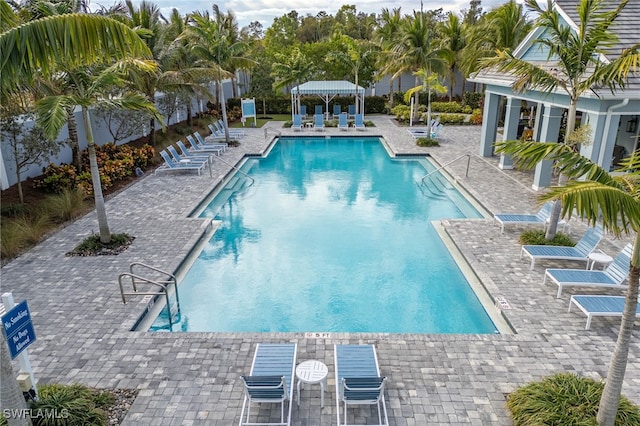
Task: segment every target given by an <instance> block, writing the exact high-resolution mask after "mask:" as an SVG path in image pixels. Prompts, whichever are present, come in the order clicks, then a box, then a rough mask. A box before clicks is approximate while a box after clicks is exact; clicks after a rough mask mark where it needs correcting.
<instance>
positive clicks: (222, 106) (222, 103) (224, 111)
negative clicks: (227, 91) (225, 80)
mask: <svg viewBox="0 0 640 426" xmlns="http://www.w3.org/2000/svg"><path fill="white" fill-rule="evenodd" d="M216 85H217V86H218V90H217V91H216V92H217V93H218V99H220V109H222V122H223V123H224V140H225V141H226V142H227V143H229V123H228V122H227V104H226V102H225V100H224V89H223V88H222V81H221V80H218V81H217V82H216Z"/></svg>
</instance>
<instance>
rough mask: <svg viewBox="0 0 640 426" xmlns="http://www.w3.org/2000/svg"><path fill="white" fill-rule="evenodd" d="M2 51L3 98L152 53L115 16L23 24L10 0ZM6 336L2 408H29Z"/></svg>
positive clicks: (1, 11) (2, 14) (0, 37)
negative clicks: (57, 76)
mask: <svg viewBox="0 0 640 426" xmlns="http://www.w3.org/2000/svg"><path fill="white" fill-rule="evenodd" d="M0 52H2V55H3V60H2V62H1V63H0V75H1V76H2V78H0V95H1V96H2V97H3V99H6V98H5V96H7V95H8V94H10V93H15V92H20V91H22V90H24V88H25V87H29V84H30V83H31V82H33V77H34V76H35V75H37V74H39V75H40V76H45V77H46V76H50V75H52V74H53V73H55V72H56V71H57V68H58V65H59V64H60V63H65V64H67V65H69V64H73V65H76V66H80V65H89V64H95V63H110V62H111V61H113V60H114V59H115V58H125V57H148V56H149V55H150V52H149V50H148V49H147V47H146V45H145V44H144V43H143V42H142V40H141V39H140V37H138V35H137V34H136V33H135V32H134V31H133V30H131V29H130V28H128V27H127V26H125V25H123V24H121V23H119V22H117V21H114V20H112V19H109V18H105V17H101V16H94V15H84V14H70V15H59V16H53V17H49V18H46V19H37V20H33V21H30V22H27V23H22V22H21V21H20V18H19V17H18V15H17V14H16V13H15V12H14V11H13V9H12V8H11V6H9V4H8V3H7V2H6V1H5V0H0ZM56 136H57V135H56ZM0 340H1V341H0V352H1V355H2V357H1V361H0V372H1V373H2V386H1V388H2V392H0V394H1V396H0V403H1V405H2V407H10V408H18V409H20V408H26V404H25V403H24V398H23V396H22V393H21V392H20V388H19V387H18V384H17V382H16V381H15V380H11V379H9V380H7V379H8V378H9V377H14V375H13V368H12V366H11V359H10V357H9V354H8V350H7V346H6V343H5V341H4V335H3V338H2V339H0ZM9 421H10V422H11V423H14V424H29V423H30V422H29V421H28V420H25V421H24V422H22V423H15V419H12V420H9ZM11 423H10V424H11Z"/></svg>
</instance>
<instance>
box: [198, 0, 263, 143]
mask: <svg viewBox="0 0 640 426" xmlns="http://www.w3.org/2000/svg"><path fill="white" fill-rule="evenodd" d="M214 6H215V7H214V17H213V18H214V19H212V18H211V17H210V16H209V12H206V11H204V12H200V11H197V12H194V13H193V14H191V15H190V17H189V20H190V22H191V24H192V25H189V26H188V27H187V30H186V33H185V36H186V38H187V39H188V40H189V46H190V48H191V52H192V53H193V55H194V56H195V57H196V58H197V59H198V61H197V63H196V65H197V66H199V67H201V68H202V69H203V70H204V71H206V72H207V73H209V75H211V76H212V77H213V78H214V79H215V81H216V92H217V94H218V99H219V100H220V106H221V109H222V119H223V121H224V125H225V126H224V128H225V129H224V131H225V138H226V140H227V142H229V126H228V124H227V107H226V103H225V98H224V90H223V89H222V80H223V79H224V78H233V73H232V72H230V71H229V69H230V67H233V66H237V65H238V64H242V65H244V64H248V63H250V62H251V61H250V60H248V59H246V58H243V57H242V54H243V52H244V51H245V48H246V44H245V43H244V42H242V41H240V40H238V39H237V37H235V35H234V34H232V32H231V31H230V29H229V27H228V25H227V24H228V22H227V20H226V18H225V17H224V16H223V15H222V14H220V13H219V11H218V9H217V6H216V5H214ZM216 12H217V13H216Z"/></svg>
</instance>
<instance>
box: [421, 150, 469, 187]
mask: <svg viewBox="0 0 640 426" xmlns="http://www.w3.org/2000/svg"><path fill="white" fill-rule="evenodd" d="M463 157H467V171H466V172H465V174H464V177H468V176H469V165H470V163H471V154H462V155H461V156H459V157H456V158H454V159H453V160H451V161H449V162H448V163H446V164H443V165H442V166H440V167H438V168H437V169H435V170H432V171H430V172H429V173H427V174H426V175H424V176H422V179H420V183H421V184H422V183H424V180H425V179H426V178H428V177H429V176H431V175H432V174H434V173H435V172H439V171H440V170H442V169H444V168H445V167H447V166H448V165H449V164H451V163H454V162H456V161H458V160H459V159H461V158H463Z"/></svg>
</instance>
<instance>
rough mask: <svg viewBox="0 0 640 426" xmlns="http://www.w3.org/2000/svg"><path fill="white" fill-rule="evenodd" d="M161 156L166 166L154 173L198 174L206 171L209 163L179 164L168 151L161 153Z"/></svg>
mask: <svg viewBox="0 0 640 426" xmlns="http://www.w3.org/2000/svg"><path fill="white" fill-rule="evenodd" d="M160 156H161V157H162V159H163V160H164V164H163V165H161V166H160V167H158V168H157V169H156V170H155V172H154V173H157V172H160V171H196V172H198V174H200V173H201V172H202V170H204V166H205V165H206V164H207V163H200V162H191V161H189V162H188V163H187V162H185V163H178V162H176V161H174V160H173V159H172V158H171V156H170V155H169V154H168V153H167V152H166V151H160Z"/></svg>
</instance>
